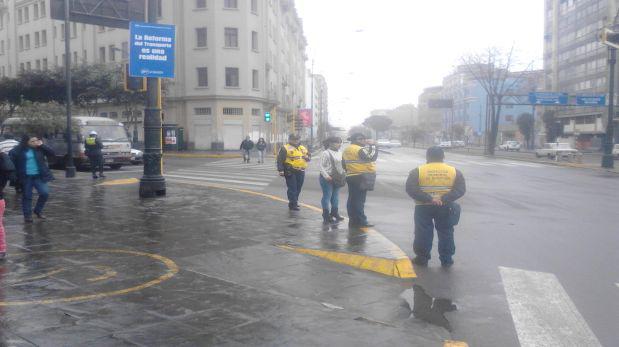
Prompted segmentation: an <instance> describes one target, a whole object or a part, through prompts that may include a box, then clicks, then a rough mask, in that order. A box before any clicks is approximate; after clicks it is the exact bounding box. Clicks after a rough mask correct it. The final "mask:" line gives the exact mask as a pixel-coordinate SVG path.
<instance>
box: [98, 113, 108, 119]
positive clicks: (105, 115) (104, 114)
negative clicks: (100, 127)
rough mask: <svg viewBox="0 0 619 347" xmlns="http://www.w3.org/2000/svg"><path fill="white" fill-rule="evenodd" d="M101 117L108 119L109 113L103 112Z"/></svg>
mask: <svg viewBox="0 0 619 347" xmlns="http://www.w3.org/2000/svg"><path fill="white" fill-rule="evenodd" d="M99 117H104V118H107V112H101V113H99Z"/></svg>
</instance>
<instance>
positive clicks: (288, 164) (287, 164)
mask: <svg viewBox="0 0 619 347" xmlns="http://www.w3.org/2000/svg"><path fill="white" fill-rule="evenodd" d="M310 159H311V155H310V153H309V152H308V151H307V149H306V148H305V146H303V145H301V139H300V138H299V136H298V135H295V134H290V136H288V143H287V144H286V145H284V147H282V148H281V149H280V151H279V153H278V155H277V171H278V172H279V175H280V176H283V177H284V178H285V179H286V186H287V187H288V208H289V209H290V210H292V211H298V210H299V194H301V188H303V181H304V180H305V169H306V168H307V163H308V162H309V161H310Z"/></svg>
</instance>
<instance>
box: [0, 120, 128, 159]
mask: <svg viewBox="0 0 619 347" xmlns="http://www.w3.org/2000/svg"><path fill="white" fill-rule="evenodd" d="M73 120H74V122H75V123H76V124H77V126H78V128H79V132H77V134H73V160H74V161H75V166H76V167H78V168H83V167H87V166H89V165H90V164H89V162H88V157H86V155H85V153H84V151H85V148H84V141H85V139H86V137H87V136H88V133H89V132H91V131H93V130H94V131H96V132H97V134H98V135H99V139H101V142H102V143H103V160H104V164H105V165H106V166H109V167H111V168H112V169H114V170H117V169H120V168H121V167H122V166H123V165H131V142H130V141H129V137H128V135H127V131H126V129H125V127H124V126H123V124H122V123H119V122H118V121H115V120H113V119H110V118H104V117H80V116H78V117H73ZM21 123H22V119H21V118H18V117H14V118H9V119H7V120H5V121H4V123H2V128H1V129H0V134H1V136H3V137H4V138H13V139H19V137H20V136H21V130H20V129H21ZM43 141H44V142H45V143H46V144H47V145H48V146H50V147H51V148H52V149H53V150H54V152H56V158H55V161H54V162H53V163H50V164H64V162H65V159H66V154H67V141H66V138H65V136H64V133H57V134H46V135H45V136H44V138H43Z"/></svg>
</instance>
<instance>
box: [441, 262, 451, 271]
mask: <svg viewBox="0 0 619 347" xmlns="http://www.w3.org/2000/svg"><path fill="white" fill-rule="evenodd" d="M453 264H454V263H453V262H451V263H441V266H442V267H444V268H445V269H449V268H450V267H452V266H453Z"/></svg>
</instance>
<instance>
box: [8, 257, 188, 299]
mask: <svg viewBox="0 0 619 347" xmlns="http://www.w3.org/2000/svg"><path fill="white" fill-rule="evenodd" d="M42 253H112V254H128V255H134V256H140V257H147V258H151V259H154V260H157V261H159V262H161V263H163V264H164V265H165V266H166V268H167V269H168V270H167V271H166V273H165V274H163V275H161V276H159V277H157V278H155V279H153V280H151V281H148V282H146V283H142V284H140V285H137V286H134V287H131V288H125V289H119V290H114V291H110V292H102V293H96V294H90V295H80V296H72V297H68V298H58V299H47V300H31V301H0V307H2V306H25V305H49V304H56V303H66V302H75V301H89V300H95V299H101V298H107V297H111V296H118V295H124V294H128V293H132V292H136V291H140V290H142V289H145V288H148V287H152V286H154V285H157V284H160V283H162V282H165V281H167V280H169V279H170V278H172V277H174V275H176V274H177V273H178V271H179V268H178V265H176V263H175V262H174V261H172V260H171V259H169V258H166V257H164V256H161V255H158V254H151V253H144V252H136V251H125V250H120V249H73V250H61V251H44V252H33V253H32V254H42Z"/></svg>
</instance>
